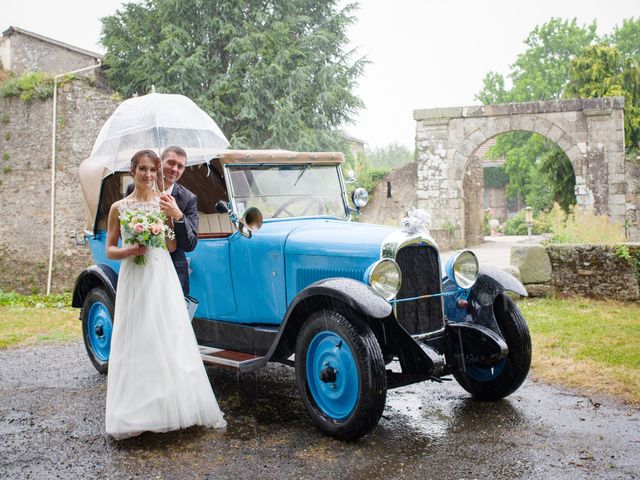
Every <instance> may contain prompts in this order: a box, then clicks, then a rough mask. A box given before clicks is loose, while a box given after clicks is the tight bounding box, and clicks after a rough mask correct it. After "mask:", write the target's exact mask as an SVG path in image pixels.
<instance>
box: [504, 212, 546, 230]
mask: <svg viewBox="0 0 640 480" xmlns="http://www.w3.org/2000/svg"><path fill="white" fill-rule="evenodd" d="M547 215H548V214H545V213H544V212H540V213H538V214H537V215H534V217H533V223H532V224H531V233H532V234H533V235H541V234H543V233H546V232H549V231H550V229H549V223H548V219H547ZM500 230H501V231H502V233H504V234H505V235H527V234H528V233H529V229H528V228H527V224H526V222H525V221H524V210H520V211H519V212H518V213H517V214H516V215H514V216H513V217H511V218H509V219H508V220H507V221H506V222H504V224H503V225H502V228H501V229H500Z"/></svg>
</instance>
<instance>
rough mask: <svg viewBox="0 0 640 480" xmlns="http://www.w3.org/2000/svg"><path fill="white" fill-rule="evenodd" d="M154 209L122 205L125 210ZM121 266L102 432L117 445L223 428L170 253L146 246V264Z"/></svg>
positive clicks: (154, 204)
mask: <svg viewBox="0 0 640 480" xmlns="http://www.w3.org/2000/svg"><path fill="white" fill-rule="evenodd" d="M149 209H154V210H158V209H159V203H158V201H157V198H156V199H155V200H154V201H151V202H135V201H131V200H126V199H125V200H123V201H122V202H121V204H120V214H121V215H122V212H123V211H126V210H147V211H148V210H149ZM134 258H135V257H133V256H131V257H127V258H125V259H124V260H122V263H121V266H120V274H119V278H118V290H117V294H116V302H115V315H114V325H113V334H112V337H111V353H110V356H109V372H108V379H107V408H106V419H105V424H106V425H105V426H106V432H107V434H109V435H111V436H112V437H113V438H115V439H117V440H119V439H123V438H128V437H132V436H135V435H138V434H140V433H142V432H147V431H151V432H167V431H170V430H177V429H180V428H185V427H189V426H191V425H203V426H207V427H216V428H222V427H224V426H226V421H225V420H224V418H223V414H222V412H221V411H220V408H219V406H218V402H217V401H216V397H215V395H214V393H213V391H212V389H211V384H210V383H209V378H208V377H207V373H206V371H205V369H204V365H203V363H202V359H201V358H200V353H199V351H198V345H197V341H196V338H195V335H194V333H193V329H192V327H191V323H190V320H189V315H188V313H187V308H186V305H185V300H184V297H183V294H182V288H181V287H180V281H179V280H178V275H177V274H176V271H175V269H174V267H173V263H172V262H171V257H170V255H169V252H168V251H166V250H163V249H160V248H149V249H148V250H147V253H146V254H145V264H144V265H136V263H135V262H134Z"/></svg>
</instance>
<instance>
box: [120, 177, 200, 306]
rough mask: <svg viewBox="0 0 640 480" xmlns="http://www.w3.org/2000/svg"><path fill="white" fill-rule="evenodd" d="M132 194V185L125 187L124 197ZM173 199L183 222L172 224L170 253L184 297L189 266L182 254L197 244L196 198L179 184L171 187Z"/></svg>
mask: <svg viewBox="0 0 640 480" xmlns="http://www.w3.org/2000/svg"><path fill="white" fill-rule="evenodd" d="M131 192H133V185H129V186H128V187H127V192H126V194H125V196H128V195H130V194H131ZM171 195H172V196H173V198H175V199H176V204H177V205H178V208H179V209H180V210H181V211H182V213H184V222H182V223H178V222H174V223H173V225H174V230H175V234H176V243H177V244H178V246H177V248H176V250H175V251H174V252H171V260H173V265H174V267H175V268H176V273H177V274H178V278H179V279H180V285H181V286H182V291H183V292H184V294H185V296H186V295H188V294H189V264H188V263H187V256H186V255H185V253H184V252H191V251H192V250H193V249H194V248H196V244H197V243H198V198H197V197H196V196H195V195H194V194H193V193H191V192H190V191H189V190H187V189H186V188H184V187H183V186H182V185H180V184H179V183H175V184H174V185H173V192H172V193H171Z"/></svg>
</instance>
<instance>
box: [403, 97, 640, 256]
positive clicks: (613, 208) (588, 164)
mask: <svg viewBox="0 0 640 480" xmlns="http://www.w3.org/2000/svg"><path fill="white" fill-rule="evenodd" d="M623 106H624V97H607V98H591V99H573V100H562V101H554V102H528V103H509V104H502V105H484V106H474V107H455V108H437V109H425V110H415V111H414V114H413V116H414V119H415V120H416V153H417V161H418V169H417V185H416V187H417V188H416V191H417V197H418V207H419V208H424V209H426V210H428V211H429V212H431V216H432V224H433V227H434V228H436V229H437V228H446V227H447V226H448V227H449V228H450V226H451V224H455V225H456V232H455V241H454V243H455V245H454V246H456V247H461V246H464V245H465V244H466V242H467V240H468V235H467V234H466V232H465V230H466V228H465V208H464V175H465V172H466V171H467V168H468V167H469V164H470V162H471V161H472V160H473V156H474V152H475V151H476V150H477V149H478V147H480V146H481V145H482V144H483V143H485V142H486V141H487V140H489V139H491V138H493V137H495V136H497V135H500V134H501V133H506V132H512V131H518V130H524V131H529V132H535V133H538V134H540V135H542V136H544V137H546V138H548V139H550V140H552V141H553V142H555V143H556V144H558V146H560V148H562V150H564V152H565V153H566V154H567V157H569V160H570V161H571V164H572V165H573V170H574V173H575V177H576V191H575V193H576V201H577V203H578V205H579V206H582V207H588V206H592V207H593V208H594V210H595V212H596V213H598V214H605V213H606V214H608V215H609V216H610V217H611V219H612V220H614V221H618V222H625V220H627V221H628V218H629V212H635V211H636V210H637V204H638V198H637V197H638V195H637V194H638V193H640V192H637V189H638V188H637V182H633V181H631V177H633V176H634V175H637V169H634V166H633V165H632V164H631V162H626V163H625V154H624V116H623V110H622V108H623ZM633 230H634V231H633V234H632V235H630V237H633V236H637V235H638V228H637V224H636V225H635V226H634V227H633Z"/></svg>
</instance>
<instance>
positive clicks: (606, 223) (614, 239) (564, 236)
mask: <svg viewBox="0 0 640 480" xmlns="http://www.w3.org/2000/svg"><path fill="white" fill-rule="evenodd" d="M548 215H549V223H550V226H551V228H550V230H551V234H552V235H551V243H621V242H624V241H625V240H626V237H625V233H624V225H623V224H622V223H618V222H613V221H611V219H610V218H609V216H608V215H596V214H595V213H594V211H593V208H589V209H586V210H582V209H580V208H578V207H570V209H569V213H568V214H566V215H565V213H564V212H563V211H562V209H561V208H560V206H559V205H558V204H557V203H556V204H554V206H553V208H552V209H551V211H550V212H549V214H548Z"/></svg>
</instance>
